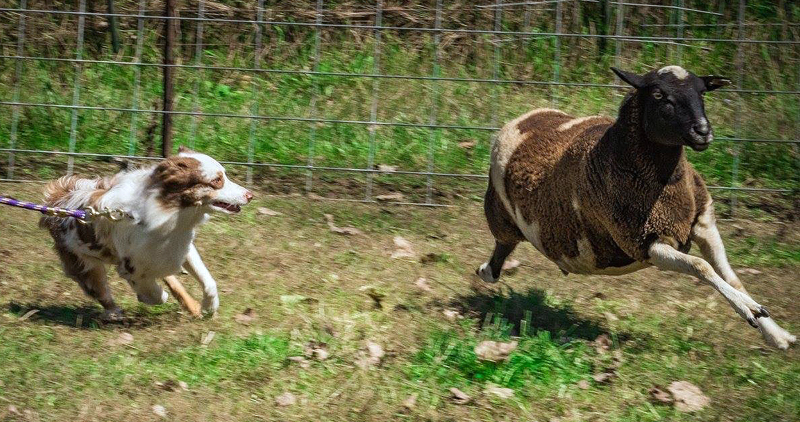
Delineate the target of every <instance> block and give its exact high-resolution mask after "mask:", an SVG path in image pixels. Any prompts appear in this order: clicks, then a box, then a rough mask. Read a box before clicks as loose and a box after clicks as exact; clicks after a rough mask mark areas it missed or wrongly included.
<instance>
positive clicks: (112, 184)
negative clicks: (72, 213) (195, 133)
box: [39, 148, 253, 320]
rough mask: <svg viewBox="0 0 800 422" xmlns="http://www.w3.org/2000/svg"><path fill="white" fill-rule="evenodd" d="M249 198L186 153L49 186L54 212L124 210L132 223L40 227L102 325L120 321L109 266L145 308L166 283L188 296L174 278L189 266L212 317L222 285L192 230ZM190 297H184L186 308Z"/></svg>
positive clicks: (70, 222)
mask: <svg viewBox="0 0 800 422" xmlns="http://www.w3.org/2000/svg"><path fill="white" fill-rule="evenodd" d="M252 199H253V194H252V193H251V192H250V191H248V190H247V189H245V188H243V187H241V186H239V185H237V184H236V183H233V182H232V181H230V180H229V179H228V178H227V176H226V175H225V169H224V168H223V167H222V165H221V164H220V163H218V162H217V161H216V160H214V159H213V158H211V157H209V156H207V155H204V154H199V153H197V152H194V151H190V150H188V149H184V148H181V149H180V150H179V154H178V155H176V156H173V157H170V158H167V159H165V160H164V161H162V162H160V163H159V164H158V165H156V166H154V167H150V168H143V169H138V170H133V171H124V172H120V173H118V174H116V175H115V176H113V177H107V178H99V179H82V178H80V177H78V176H65V177H62V178H60V179H58V180H56V181H53V182H51V183H49V184H48V185H47V187H46V188H45V201H46V203H47V205H49V206H56V207H64V208H85V207H88V206H92V207H94V208H96V209H101V208H111V209H121V210H124V211H126V212H128V213H129V214H130V216H131V217H132V218H130V219H123V220H121V221H116V222H114V221H109V220H107V219H98V220H96V221H93V222H91V223H89V224H81V223H79V222H77V221H76V220H75V219H72V218H56V217H43V218H42V219H41V221H40V223H39V225H40V226H41V227H43V228H47V229H48V230H49V231H50V234H51V235H52V236H53V240H55V249H56V251H57V252H58V254H59V257H60V258H61V262H62V263H63V266H64V272H65V273H66V275H67V276H68V277H70V278H72V279H73V280H75V281H76V282H78V284H79V285H80V286H81V288H82V289H83V291H84V292H86V294H88V295H89V296H91V297H93V298H95V299H97V300H98V301H99V302H100V304H101V305H102V306H103V308H104V309H105V312H104V314H103V316H104V318H105V319H109V320H117V319H120V318H121V317H122V310H121V309H120V308H119V307H118V306H117V305H116V303H115V302H114V299H113V297H112V295H111V290H110V289H109V286H108V283H107V280H106V268H105V264H111V265H114V266H115V267H116V269H117V272H118V273H119V275H120V276H121V277H122V278H124V279H125V280H126V281H127V282H128V284H130V286H131V287H132V288H133V290H134V291H135V292H136V297H137V298H138V300H139V301H140V302H143V303H146V304H159V303H164V302H166V300H167V298H168V294H167V293H166V292H165V291H164V290H163V289H162V288H161V286H160V285H159V283H158V280H159V279H161V278H167V279H168V280H167V281H168V283H169V284H170V287H171V288H172V287H173V286H174V285H175V286H178V287H180V289H179V293H182V294H184V295H185V290H183V289H182V286H180V283H178V282H177V279H175V278H174V277H172V275H173V274H176V273H178V272H179V271H180V270H181V266H182V265H184V264H185V268H186V269H187V270H188V271H189V273H190V274H191V275H192V276H194V277H195V278H196V279H197V280H198V281H199V282H200V284H201V285H202V287H203V301H202V309H203V312H205V313H211V314H213V313H214V312H215V311H216V310H217V307H218V306H219V298H218V296H217V285H216V281H214V278H213V277H212V276H211V274H210V273H209V271H208V269H207V268H206V267H205V265H204V264H203V261H202V260H201V259H200V255H199V254H198V252H197V249H196V248H195V247H194V244H193V241H194V236H195V228H196V227H197V226H198V225H200V224H202V223H204V222H205V221H206V220H208V218H209V213H211V212H212V211H218V212H224V213H227V214H235V213H238V212H239V211H240V210H241V206H242V205H245V204H247V203H248V202H250V201H251V200H252ZM175 283H177V284H175ZM173 292H174V293H175V289H173ZM179 296H180V294H179ZM186 298H188V300H191V301H192V302H194V300H193V299H191V297H189V296H188V295H186ZM186 298H182V297H179V299H180V300H181V301H182V302H184V301H185V300H187V299H186ZM194 303H195V306H196V302H194ZM190 310H191V309H190Z"/></svg>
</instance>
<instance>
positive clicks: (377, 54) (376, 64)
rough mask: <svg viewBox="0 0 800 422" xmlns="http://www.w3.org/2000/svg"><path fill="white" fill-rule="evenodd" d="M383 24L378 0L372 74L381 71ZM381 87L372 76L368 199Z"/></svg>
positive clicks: (381, 7)
mask: <svg viewBox="0 0 800 422" xmlns="http://www.w3.org/2000/svg"><path fill="white" fill-rule="evenodd" d="M381 25H383V0H378V3H377V4H376V10H375V26H376V28H375V46H374V47H375V48H374V51H373V53H372V74H373V75H377V74H379V73H380V72H381V66H380V58H381V29H379V27H380V26H381ZM379 89H380V78H378V77H375V76H373V78H372V105H371V106H370V109H369V121H370V125H369V155H368V156H367V171H368V173H367V192H366V194H365V196H364V199H365V200H366V201H371V200H372V178H373V177H374V176H375V174H374V173H373V172H372V170H373V167H374V166H375V132H376V131H377V129H378V128H377V126H376V125H375V122H376V121H377V120H378V90H379Z"/></svg>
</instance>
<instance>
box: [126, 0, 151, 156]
mask: <svg viewBox="0 0 800 422" xmlns="http://www.w3.org/2000/svg"><path fill="white" fill-rule="evenodd" d="M146 2H147V0H139V18H138V22H137V26H136V52H135V53H134V57H133V60H134V62H135V63H136V65H135V66H134V67H133V99H132V100H131V110H133V112H132V113H131V135H130V140H129V141H128V155H131V156H132V155H134V154H135V153H136V144H137V140H136V137H137V136H136V128H137V126H136V120H137V119H138V118H139V117H138V116H139V112H138V110H139V89H140V85H141V79H142V69H141V67H142V66H141V63H142V47H143V46H144V11H145V3H146Z"/></svg>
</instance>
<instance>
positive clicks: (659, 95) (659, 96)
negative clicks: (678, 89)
mask: <svg viewBox="0 0 800 422" xmlns="http://www.w3.org/2000/svg"><path fill="white" fill-rule="evenodd" d="M653 98H655V99H657V100H660V99H662V98H664V94H662V93H661V91H653Z"/></svg>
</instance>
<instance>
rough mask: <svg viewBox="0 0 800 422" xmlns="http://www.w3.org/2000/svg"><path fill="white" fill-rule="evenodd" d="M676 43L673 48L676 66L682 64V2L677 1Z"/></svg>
mask: <svg viewBox="0 0 800 422" xmlns="http://www.w3.org/2000/svg"><path fill="white" fill-rule="evenodd" d="M677 24H678V25H677V26H678V34H677V38H678V42H677V44H678V45H676V46H675V55H676V57H675V59H676V63H677V64H678V65H682V64H683V0H678V22H677Z"/></svg>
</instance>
